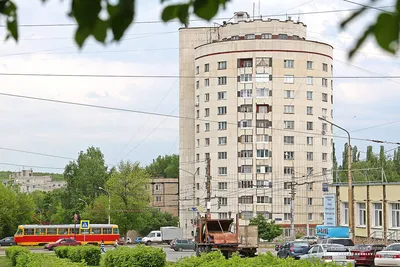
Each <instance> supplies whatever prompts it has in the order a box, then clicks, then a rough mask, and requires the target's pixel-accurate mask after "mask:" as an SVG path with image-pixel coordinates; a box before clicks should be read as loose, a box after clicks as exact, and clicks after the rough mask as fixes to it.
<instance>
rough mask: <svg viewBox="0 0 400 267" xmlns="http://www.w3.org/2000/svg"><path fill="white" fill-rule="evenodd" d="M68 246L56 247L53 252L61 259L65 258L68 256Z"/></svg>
mask: <svg viewBox="0 0 400 267" xmlns="http://www.w3.org/2000/svg"><path fill="white" fill-rule="evenodd" d="M69 248H70V247H67V246H60V247H56V248H55V250H54V252H55V254H56V256H57V257H59V258H61V259H66V258H68V251H69Z"/></svg>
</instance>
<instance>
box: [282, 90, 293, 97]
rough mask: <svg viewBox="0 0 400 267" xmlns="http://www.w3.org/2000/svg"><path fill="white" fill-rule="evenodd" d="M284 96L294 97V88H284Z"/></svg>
mask: <svg viewBox="0 0 400 267" xmlns="http://www.w3.org/2000/svg"><path fill="white" fill-rule="evenodd" d="M284 97H285V98H292V99H293V98H294V90H285V91H284Z"/></svg>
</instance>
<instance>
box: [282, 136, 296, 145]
mask: <svg viewBox="0 0 400 267" xmlns="http://www.w3.org/2000/svg"><path fill="white" fill-rule="evenodd" d="M283 143H284V144H285V145H294V136H284V137H283Z"/></svg>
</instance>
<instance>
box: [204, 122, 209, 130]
mask: <svg viewBox="0 0 400 267" xmlns="http://www.w3.org/2000/svg"><path fill="white" fill-rule="evenodd" d="M205 126H206V129H205V131H206V132H209V131H210V124H209V123H208V122H206V123H205Z"/></svg>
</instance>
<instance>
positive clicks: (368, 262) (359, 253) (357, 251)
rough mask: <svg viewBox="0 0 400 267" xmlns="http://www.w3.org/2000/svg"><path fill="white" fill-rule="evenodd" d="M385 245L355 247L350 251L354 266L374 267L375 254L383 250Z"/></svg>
mask: <svg viewBox="0 0 400 267" xmlns="http://www.w3.org/2000/svg"><path fill="white" fill-rule="evenodd" d="M384 248H385V245H374V244H370V245H368V244H367V245H365V244H364V245H356V246H355V247H354V248H353V249H352V250H351V253H353V256H354V260H355V261H356V262H355V265H356V266H358V265H362V266H374V259H375V255H376V253H377V252H379V251H381V250H383V249H384Z"/></svg>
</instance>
